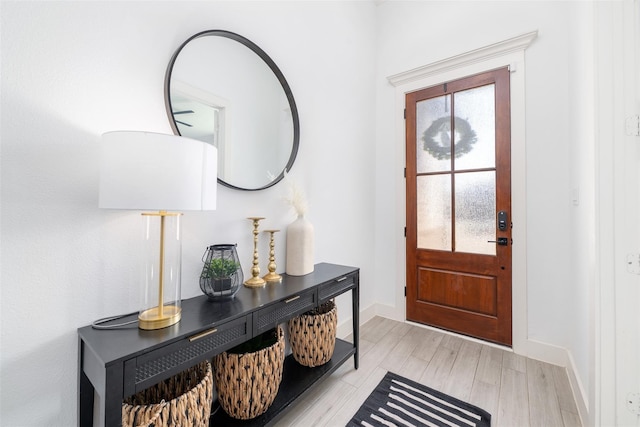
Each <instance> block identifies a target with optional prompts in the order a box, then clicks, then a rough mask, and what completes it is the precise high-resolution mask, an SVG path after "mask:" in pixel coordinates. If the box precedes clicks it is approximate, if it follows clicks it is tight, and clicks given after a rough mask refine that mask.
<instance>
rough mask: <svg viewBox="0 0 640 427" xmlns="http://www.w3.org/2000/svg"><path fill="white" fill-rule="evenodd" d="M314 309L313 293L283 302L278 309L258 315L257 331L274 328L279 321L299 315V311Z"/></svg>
mask: <svg viewBox="0 0 640 427" xmlns="http://www.w3.org/2000/svg"><path fill="white" fill-rule="evenodd" d="M314 307H315V301H314V294H313V293H308V294H305V295H301V296H300V298H298V299H296V300H294V301H291V302H289V303H285V302H283V303H281V304H280V305H279V306H278V308H276V309H274V310H269V311H266V312H265V313H264V314H263V313H260V314H259V315H258V330H259V331H262V330H263V328H266V327H275V326H276V324H277V323H278V322H279V321H282V320H283V319H286V318H288V317H290V316H293V315H295V314H297V313H300V311H307V310H311V309H312V308H314Z"/></svg>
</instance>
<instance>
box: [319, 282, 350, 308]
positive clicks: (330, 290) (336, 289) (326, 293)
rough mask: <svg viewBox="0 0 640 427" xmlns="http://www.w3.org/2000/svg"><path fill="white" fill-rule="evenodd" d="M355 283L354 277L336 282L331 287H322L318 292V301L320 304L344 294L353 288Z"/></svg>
mask: <svg viewBox="0 0 640 427" xmlns="http://www.w3.org/2000/svg"><path fill="white" fill-rule="evenodd" d="M353 283H354V276H351V277H347V278H345V279H344V280H341V281H336V282H334V283H332V284H331V285H328V286H324V287H321V288H320V289H319V290H318V299H319V300H320V302H322V301H323V300H325V299H327V298H331V297H332V296H333V295H338V294H341V293H343V292H344V291H345V290H347V289H349V288H352V287H353Z"/></svg>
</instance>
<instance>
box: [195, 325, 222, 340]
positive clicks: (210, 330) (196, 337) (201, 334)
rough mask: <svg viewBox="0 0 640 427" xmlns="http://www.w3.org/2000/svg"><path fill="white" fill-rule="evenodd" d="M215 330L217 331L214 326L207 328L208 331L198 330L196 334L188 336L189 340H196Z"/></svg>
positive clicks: (213, 332)
mask: <svg viewBox="0 0 640 427" xmlns="http://www.w3.org/2000/svg"><path fill="white" fill-rule="evenodd" d="M216 332H218V330H217V329H216V328H213V329H209V330H208V331H204V332H200V333H199V334H196V335H193V336H191V337H189V342H194V341H197V340H199V339H200V338H204V337H206V336H207V335H211V334H215V333H216Z"/></svg>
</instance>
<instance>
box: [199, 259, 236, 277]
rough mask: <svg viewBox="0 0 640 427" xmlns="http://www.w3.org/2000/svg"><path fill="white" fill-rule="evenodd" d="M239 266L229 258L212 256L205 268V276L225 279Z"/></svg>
mask: <svg viewBox="0 0 640 427" xmlns="http://www.w3.org/2000/svg"><path fill="white" fill-rule="evenodd" d="M238 268H240V263H238V262H235V261H233V260H231V259H224V258H214V259H212V260H211V261H210V262H209V265H207V268H206V277H207V278H212V279H226V278H228V277H231V276H233V275H234V273H235V272H236V271H237V270H238Z"/></svg>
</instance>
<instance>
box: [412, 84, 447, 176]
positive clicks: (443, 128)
mask: <svg viewBox="0 0 640 427" xmlns="http://www.w3.org/2000/svg"><path fill="white" fill-rule="evenodd" d="M450 109H451V95H446V96H439V97H437V98H431V99H427V100H425V101H420V102H417V103H416V167H417V169H416V171H417V172H418V173H425V172H440V171H448V170H451V113H450Z"/></svg>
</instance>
